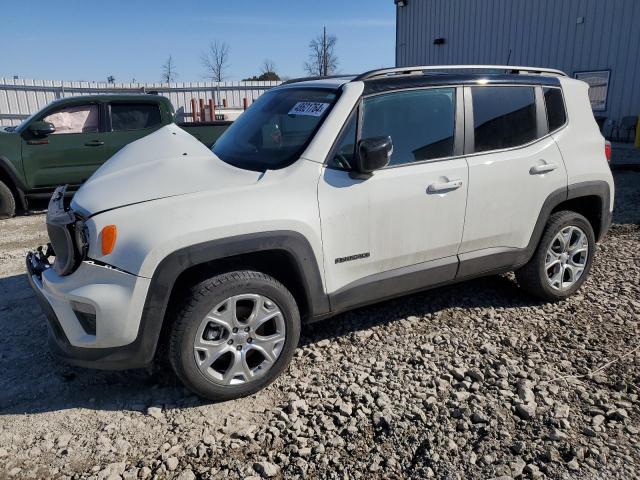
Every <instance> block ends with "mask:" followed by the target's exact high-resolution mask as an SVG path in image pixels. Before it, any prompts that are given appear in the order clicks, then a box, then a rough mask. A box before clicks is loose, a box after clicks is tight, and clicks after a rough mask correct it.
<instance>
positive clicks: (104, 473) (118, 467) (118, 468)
mask: <svg viewBox="0 0 640 480" xmlns="http://www.w3.org/2000/svg"><path fill="white" fill-rule="evenodd" d="M126 467H127V466H126V464H125V463H124V462H116V463H110V464H109V465H107V466H106V467H104V468H103V469H102V470H100V471H99V472H98V475H97V477H98V479H99V480H114V479H119V478H120V477H121V476H122V474H123V473H124V471H125V468H126Z"/></svg>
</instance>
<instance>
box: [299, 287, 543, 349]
mask: <svg viewBox="0 0 640 480" xmlns="http://www.w3.org/2000/svg"><path fill="white" fill-rule="evenodd" d="M542 304H543V302H542V301H540V300H538V299H537V298H535V297H532V296H531V295H529V294H527V293H526V292H524V291H522V290H521V289H520V288H519V287H518V285H517V283H516V282H515V280H514V279H513V278H511V275H493V276H488V277H483V278H478V279H475V280H469V281H466V282H461V283H458V284H455V285H448V286H444V287H439V288H435V289H431V290H426V291H424V292H420V293H415V294H412V295H407V296H404V297H399V298H397V299H394V300H387V301H385V302H381V303H378V304H374V305H371V306H367V307H362V308H359V309H357V310H353V311H350V312H346V313H343V314H340V315H337V316H335V317H332V318H330V319H328V320H325V321H322V322H318V323H313V324H310V325H307V326H306V327H305V328H303V330H302V337H301V339H300V344H301V345H308V344H312V343H316V342H319V341H322V340H325V339H332V338H336V337H340V336H345V335H349V334H351V333H356V332H359V331H362V330H367V329H369V328H371V327H374V326H377V325H382V324H388V323H391V322H394V321H400V320H402V319H405V318H407V317H409V316H415V317H429V316H430V315H437V314H438V312H440V311H442V310H445V309H447V308H486V309H492V308H503V307H532V306H539V305H542Z"/></svg>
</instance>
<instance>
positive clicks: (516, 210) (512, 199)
mask: <svg viewBox="0 0 640 480" xmlns="http://www.w3.org/2000/svg"><path fill="white" fill-rule="evenodd" d="M467 161H468V162H469V194H468V195H469V197H468V202H467V216H466V220H465V226H464V235H463V237H462V244H461V245H460V253H467V252H473V251H476V250H481V249H485V248H496V247H507V248H524V247H526V246H527V244H528V243H529V240H530V239H531V233H532V232H533V228H534V226H535V224H536V220H537V219H538V215H539V214H540V210H541V208H542V205H543V204H544V201H545V200H546V199H547V197H548V196H549V195H550V194H551V193H553V192H554V191H556V190H558V189H560V188H564V187H566V186H567V173H566V171H565V167H564V163H563V161H562V156H561V155H560V151H559V150H558V147H557V146H556V144H555V142H554V141H553V138H551V137H550V136H547V137H545V138H542V139H540V140H538V141H536V142H534V143H532V144H531V145H529V146H526V147H523V148H514V149H509V150H505V151H500V152H488V153H481V154H476V155H471V156H469V157H468V158H467ZM539 165H549V166H555V169H554V170H552V171H550V172H549V173H543V174H534V173H531V168H532V167H535V166H539Z"/></svg>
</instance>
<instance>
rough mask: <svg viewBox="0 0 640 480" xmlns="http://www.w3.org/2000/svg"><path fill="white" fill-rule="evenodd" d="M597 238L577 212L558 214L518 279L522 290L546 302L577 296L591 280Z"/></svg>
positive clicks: (518, 275)
mask: <svg viewBox="0 0 640 480" xmlns="http://www.w3.org/2000/svg"><path fill="white" fill-rule="evenodd" d="M595 243H596V242H595V235H594V233H593V228H592V227H591V224H590V223H589V221H588V220H587V219H586V218H585V217H583V216H582V215H580V214H579V213H576V212H571V211H562V212H557V213H554V214H553V215H552V216H551V218H550V219H549V221H548V223H547V226H546V228H545V231H544V233H543V235H542V238H541V239H540V244H539V245H538V248H537V249H536V252H535V253H534V255H533V257H532V258H531V260H529V262H528V263H527V264H526V265H525V266H523V267H522V268H521V269H519V270H517V271H516V272H515V273H516V279H517V280H518V283H519V284H520V286H521V287H522V288H524V289H525V290H527V291H528V292H529V293H531V294H533V295H535V296H537V297H540V298H543V299H545V300H550V301H556V300H561V299H563V298H566V297H568V296H569V295H572V294H573V293H575V292H576V291H577V290H578V289H579V288H580V287H581V286H582V284H583V283H584V281H585V280H586V279H587V276H588V275H589V271H590V270H591V265H592V263H593V258H594V255H595Z"/></svg>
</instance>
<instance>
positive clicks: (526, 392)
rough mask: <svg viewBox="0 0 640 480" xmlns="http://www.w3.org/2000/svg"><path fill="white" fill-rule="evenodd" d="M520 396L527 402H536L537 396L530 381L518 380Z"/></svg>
mask: <svg viewBox="0 0 640 480" xmlns="http://www.w3.org/2000/svg"><path fill="white" fill-rule="evenodd" d="M518 397H519V398H520V400H522V401H523V402H525V403H534V402H535V399H536V396H535V395H534V393H533V390H531V387H530V385H529V382H527V381H520V382H518Z"/></svg>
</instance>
